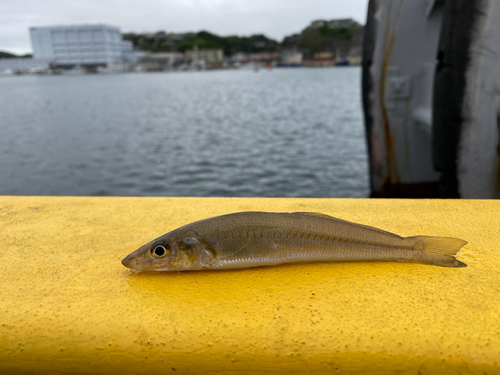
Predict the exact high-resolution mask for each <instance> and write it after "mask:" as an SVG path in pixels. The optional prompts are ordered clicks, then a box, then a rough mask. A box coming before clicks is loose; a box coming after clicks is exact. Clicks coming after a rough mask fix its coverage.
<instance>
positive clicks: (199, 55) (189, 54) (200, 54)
mask: <svg viewBox="0 0 500 375" xmlns="http://www.w3.org/2000/svg"><path fill="white" fill-rule="evenodd" d="M184 58H185V60H186V62H198V61H205V63H206V64H221V63H222V61H223V60H224V52H223V51H222V49H221V48H217V49H198V48H196V46H195V48H193V49H192V50H187V51H186V52H185V53H184Z"/></svg>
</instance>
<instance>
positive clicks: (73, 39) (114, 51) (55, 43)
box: [30, 24, 130, 68]
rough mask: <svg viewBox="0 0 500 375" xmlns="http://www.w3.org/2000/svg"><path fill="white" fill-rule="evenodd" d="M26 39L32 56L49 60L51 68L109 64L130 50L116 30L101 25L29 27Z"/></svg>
mask: <svg viewBox="0 0 500 375" xmlns="http://www.w3.org/2000/svg"><path fill="white" fill-rule="evenodd" d="M30 37H31V44H32V47H33V57H34V58H35V59H36V60H38V59H47V60H50V61H51V62H52V65H53V66H54V67H63V68H65V67H67V68H69V67H74V66H76V65H81V66H85V67H96V66H102V65H111V64H114V63H119V62H122V61H123V52H124V50H125V51H130V42H124V41H123V40H122V36H121V33H120V29H119V28H118V27H114V26H109V25H102V24H99V25H72V26H43V27H30Z"/></svg>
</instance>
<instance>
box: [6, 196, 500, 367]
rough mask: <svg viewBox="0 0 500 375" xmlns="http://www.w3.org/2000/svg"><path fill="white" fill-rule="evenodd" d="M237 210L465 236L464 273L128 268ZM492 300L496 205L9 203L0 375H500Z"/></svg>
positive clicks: (499, 319) (383, 268) (498, 242)
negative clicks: (162, 242) (159, 244)
mask: <svg viewBox="0 0 500 375" xmlns="http://www.w3.org/2000/svg"><path fill="white" fill-rule="evenodd" d="M244 210H266V211H316V212H323V213H326V214H329V215H333V216H335V217H339V218H342V219H346V220H352V221H355V222H358V223H363V224H368V225H373V226H376V227H380V228H383V229H385V230H388V231H391V232H394V233H398V234H401V235H404V236H411V235H418V234H426V235H437V236H455V237H460V238H463V239H465V240H467V241H469V244H468V245H467V246H466V247H465V248H464V249H463V250H462V251H460V253H459V254H458V259H459V260H461V261H464V262H465V263H467V264H468V265H469V266H468V267H467V268H458V269H452V268H441V267H433V266H424V265H418V264H405V263H358V264H347V263H337V264H305V265H304V264H303V265H287V266H279V267H273V268H260V269H249V270H238V271H225V272H196V273H163V274H161V273H147V274H137V273H134V272H133V271H131V270H128V269H126V268H125V267H123V266H122V265H121V263H120V259H121V258H123V257H124V256H125V255H127V254H128V253H130V252H131V251H132V250H135V249H136V248H137V247H139V246H140V245H142V244H143V243H145V242H147V241H149V240H151V239H153V238H156V237H157V236H160V235H162V234H164V233H165V232H168V231H170V230H172V229H174V228H176V227H178V226H180V225H183V224H186V223H189V222H192V221H194V220H198V219H202V218H206V217H210V216H215V215H220V214H225V213H230V212H236V211H244ZM499 296H500V202H499V201H465V200H461V201H455V200H447V201H444V200H370V199H356V200H354V199H257V198H252V199H249V198H241V199H240V198H229V199H218V198H210V199H206V198H205V199H203V198H89V197H0V322H1V327H0V373H2V374H3V373H9V374H15V373H30V372H31V373H37V374H43V373H58V374H64V373H94V374H99V373H102V374H123V373H136V374H154V373H194V372H196V373H231V372H247V373H259V372H260V373H262V372H264V371H269V372H282V373H300V372H308V371H314V372H316V373H321V372H323V373H339V374H342V373H356V372H359V373H374V374H377V373H380V374H381V373H396V372H397V373H402V374H405V373H408V374H414V373H417V372H419V373H440V374H446V373H450V374H452V373H457V372H460V373H484V372H486V373H493V372H500V366H499V365H500V297H499Z"/></svg>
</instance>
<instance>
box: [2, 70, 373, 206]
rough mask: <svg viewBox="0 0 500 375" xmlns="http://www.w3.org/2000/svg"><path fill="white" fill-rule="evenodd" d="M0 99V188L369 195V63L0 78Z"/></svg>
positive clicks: (62, 192)
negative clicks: (365, 86) (363, 92)
mask: <svg viewBox="0 0 500 375" xmlns="http://www.w3.org/2000/svg"><path fill="white" fill-rule="evenodd" d="M0 107H1V116H0V134H1V136H0V194H14V195H129V196H151V195H154V196H262V197H263V196H269V197H273V196H284V197H366V196H368V194H369V192H368V174H367V168H368V166H367V155H366V146H365V140H364V130H363V124H362V112H361V103H360V69H359V68H335V69H275V70H273V71H271V72H268V71H261V72H259V73H255V72H253V71H212V72H185V73H148V74H117V75H87V76H15V77H0Z"/></svg>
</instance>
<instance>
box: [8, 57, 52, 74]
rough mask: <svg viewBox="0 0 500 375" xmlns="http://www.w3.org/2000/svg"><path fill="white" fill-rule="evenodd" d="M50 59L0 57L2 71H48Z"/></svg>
mask: <svg viewBox="0 0 500 375" xmlns="http://www.w3.org/2000/svg"><path fill="white" fill-rule="evenodd" d="M50 62H51V61H50V60H49V59H38V60H36V59H32V58H30V57H18V58H6V59H0V72H4V71H13V72H19V73H38V72H44V71H48V70H49V68H50Z"/></svg>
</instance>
